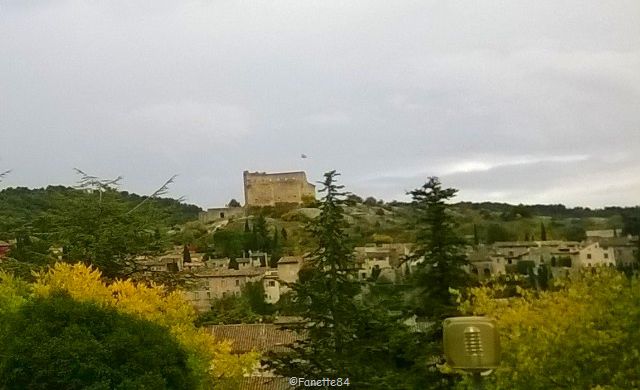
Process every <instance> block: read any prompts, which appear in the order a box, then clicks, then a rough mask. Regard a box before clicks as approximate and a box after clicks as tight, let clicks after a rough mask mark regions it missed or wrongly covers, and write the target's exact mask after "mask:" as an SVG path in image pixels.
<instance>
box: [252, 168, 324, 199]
mask: <svg viewBox="0 0 640 390" xmlns="http://www.w3.org/2000/svg"><path fill="white" fill-rule="evenodd" d="M243 178H244V204H245V206H248V207H252V206H255V207H265V206H275V205H276V204H277V203H296V204H302V203H304V201H305V200H307V199H310V200H313V199H315V198H316V186H314V185H313V184H311V183H309V182H307V175H306V174H305V173H304V172H282V173H265V172H249V171H244V174H243Z"/></svg>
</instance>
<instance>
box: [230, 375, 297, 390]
mask: <svg viewBox="0 0 640 390" xmlns="http://www.w3.org/2000/svg"><path fill="white" fill-rule="evenodd" d="M238 389H239V390H291V389H293V387H292V386H291V385H290V384H289V381H288V380H287V378H282V377H261V376H250V377H246V378H242V381H241V382H240V386H239V387H238Z"/></svg>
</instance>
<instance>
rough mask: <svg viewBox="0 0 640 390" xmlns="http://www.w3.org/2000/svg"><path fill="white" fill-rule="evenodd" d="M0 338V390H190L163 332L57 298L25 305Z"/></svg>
mask: <svg viewBox="0 0 640 390" xmlns="http://www.w3.org/2000/svg"><path fill="white" fill-rule="evenodd" d="M7 323H8V324H9V325H8V327H7V328H6V329H5V332H4V333H3V334H2V335H0V340H1V341H2V342H1V343H0V345H1V346H2V347H0V348H1V351H2V353H0V387H2V388H3V389H29V388H32V389H36V388H51V389H53V388H56V389H86V388H91V389H114V388H117V389H140V388H149V389H150V388H153V389H192V388H194V387H195V386H196V383H195V379H194V377H193V376H192V374H191V373H190V372H189V369H188V365H187V354H186V352H185V351H184V350H183V349H182V348H181V347H180V345H179V344H178V342H177V341H175V340H174V339H173V338H172V337H171V335H170V334H169V331H168V329H167V328H163V327H161V326H159V325H156V324H153V323H151V322H148V321H145V320H141V319H137V318H134V317H132V316H128V315H125V314H121V313H118V312H117V311H116V310H115V309H110V308H104V307H98V306H97V305H95V304H93V303H88V302H77V301H75V300H73V299H71V298H70V297H69V296H68V295H66V294H62V293H57V294H53V295H51V296H50V297H48V298H37V299H34V300H33V301H30V302H27V303H25V304H24V305H23V306H22V307H21V308H20V309H19V310H18V311H17V312H16V313H14V314H12V315H11V316H10V318H9V319H8V321H7Z"/></svg>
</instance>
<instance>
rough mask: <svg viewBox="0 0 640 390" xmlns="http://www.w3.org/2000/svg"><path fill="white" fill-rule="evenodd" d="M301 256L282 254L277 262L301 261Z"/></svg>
mask: <svg viewBox="0 0 640 390" xmlns="http://www.w3.org/2000/svg"><path fill="white" fill-rule="evenodd" d="M301 262H302V256H283V257H281V258H280V260H278V264H294V263H301Z"/></svg>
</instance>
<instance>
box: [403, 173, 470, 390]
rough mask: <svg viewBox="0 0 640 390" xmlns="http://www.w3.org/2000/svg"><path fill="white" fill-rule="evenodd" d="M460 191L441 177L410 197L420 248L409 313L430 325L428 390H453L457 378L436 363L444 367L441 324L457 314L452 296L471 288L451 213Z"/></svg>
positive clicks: (426, 336)
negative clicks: (444, 185)
mask: <svg viewBox="0 0 640 390" xmlns="http://www.w3.org/2000/svg"><path fill="white" fill-rule="evenodd" d="M456 193H457V190H455V189H453V188H442V185H441V183H440V181H439V180H438V178H436V177H431V178H429V180H428V181H427V182H426V183H425V184H424V185H423V186H422V187H420V188H418V189H415V190H413V191H411V192H410V194H411V196H412V198H413V203H412V205H413V209H414V213H415V215H416V222H415V226H416V230H417V231H416V243H415V248H414V254H413V255H412V257H411V258H410V260H412V261H414V262H415V263H416V267H415V270H414V271H413V272H412V273H411V275H410V276H409V281H410V284H411V285H412V286H413V292H412V294H411V301H410V306H411V307H410V309H411V311H412V312H413V313H415V314H416V315H417V316H419V317H422V318H424V319H426V320H427V324H428V327H427V329H426V330H425V331H424V333H422V334H421V335H420V336H421V348H420V353H422V354H423V364H424V366H425V367H427V368H428V371H427V373H426V375H425V377H427V378H429V379H428V381H429V384H428V386H429V388H434V389H435V388H450V387H451V386H452V385H453V383H454V381H455V378H454V377H453V376H451V375H444V374H442V373H440V371H439V369H438V368H437V364H441V363H443V362H444V356H443V352H442V350H443V349H442V321H443V320H444V318H446V317H450V316H455V315H457V314H458V309H457V304H456V301H455V299H454V298H455V297H454V296H453V295H452V292H453V291H456V290H458V289H463V288H465V287H467V286H468V285H469V284H470V281H471V278H470V277H469V275H468V274H467V272H466V271H465V270H464V268H463V267H464V266H465V265H467V264H468V261H467V258H466V256H465V255H464V244H465V243H464V240H463V239H462V238H461V237H460V236H459V235H458V233H457V231H456V224H455V222H454V220H453V216H452V215H451V213H450V212H449V210H450V207H451V206H450V205H449V203H448V202H449V201H450V200H451V199H452V198H453V197H454V196H455V194H456Z"/></svg>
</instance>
